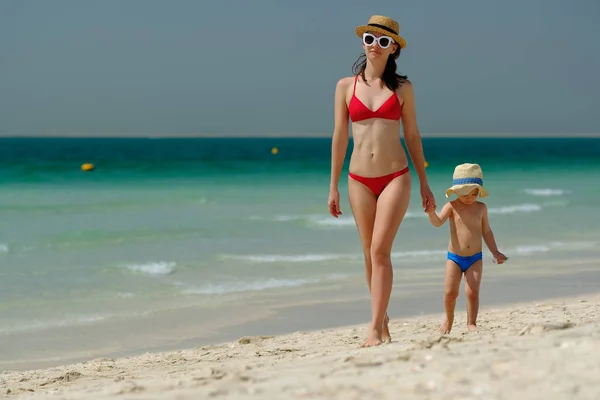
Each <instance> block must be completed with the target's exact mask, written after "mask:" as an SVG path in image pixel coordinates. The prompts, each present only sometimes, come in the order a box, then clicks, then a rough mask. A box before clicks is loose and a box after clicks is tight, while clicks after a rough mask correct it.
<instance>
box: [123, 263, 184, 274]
mask: <svg viewBox="0 0 600 400" xmlns="http://www.w3.org/2000/svg"><path fill="white" fill-rule="evenodd" d="M176 265H177V263H175V262H173V261H169V262H167V261H157V262H149V263H144V264H130V265H127V266H125V268H127V269H128V270H130V271H133V272H141V273H144V274H148V275H169V274H172V273H173V272H174V271H175V266H176Z"/></svg>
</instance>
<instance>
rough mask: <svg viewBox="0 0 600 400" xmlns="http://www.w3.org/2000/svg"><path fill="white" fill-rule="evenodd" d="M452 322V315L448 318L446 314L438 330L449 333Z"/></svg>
mask: <svg viewBox="0 0 600 400" xmlns="http://www.w3.org/2000/svg"><path fill="white" fill-rule="evenodd" d="M453 323H454V315H453V316H452V317H450V318H448V316H446V318H445V319H444V322H442V325H440V332H441V333H442V334H444V335H446V334H448V333H450V331H451V330H452V324H453Z"/></svg>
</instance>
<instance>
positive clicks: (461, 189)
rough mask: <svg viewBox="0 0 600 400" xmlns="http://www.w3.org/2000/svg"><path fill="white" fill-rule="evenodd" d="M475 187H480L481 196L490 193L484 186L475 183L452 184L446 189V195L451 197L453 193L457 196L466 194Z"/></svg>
mask: <svg viewBox="0 0 600 400" xmlns="http://www.w3.org/2000/svg"><path fill="white" fill-rule="evenodd" d="M475 189H479V197H486V196H487V195H488V191H487V190H486V189H485V188H484V187H483V186H481V185H477V184H475V183H473V184H467V185H454V186H452V187H451V188H449V189H448V190H446V197H450V195H451V194H452V193H454V194H456V195H457V196H466V195H468V194H469V193H471V192H472V191H473V190H475Z"/></svg>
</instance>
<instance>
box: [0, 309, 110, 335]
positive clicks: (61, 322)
mask: <svg viewBox="0 0 600 400" xmlns="http://www.w3.org/2000/svg"><path fill="white" fill-rule="evenodd" d="M107 318H110V316H107V315H97V314H94V315H75V316H70V317H66V318H64V319H55V320H46V321H39V320H38V321H35V320H34V321H28V322H26V323H19V322H11V323H7V324H2V325H3V326H1V327H0V335H9V334H14V333H19V332H31V331H43V330H46V329H53V328H62V327H67V326H80V325H89V324H93V323H95V322H100V321H103V320H106V319H107Z"/></svg>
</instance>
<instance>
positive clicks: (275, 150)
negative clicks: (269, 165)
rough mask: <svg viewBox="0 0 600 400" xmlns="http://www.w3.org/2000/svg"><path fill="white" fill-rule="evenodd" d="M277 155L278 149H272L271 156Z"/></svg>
mask: <svg viewBox="0 0 600 400" xmlns="http://www.w3.org/2000/svg"><path fill="white" fill-rule="evenodd" d="M277 153H279V149H278V148H277V147H273V148H272V149H271V154H273V155H275V154H277Z"/></svg>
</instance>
